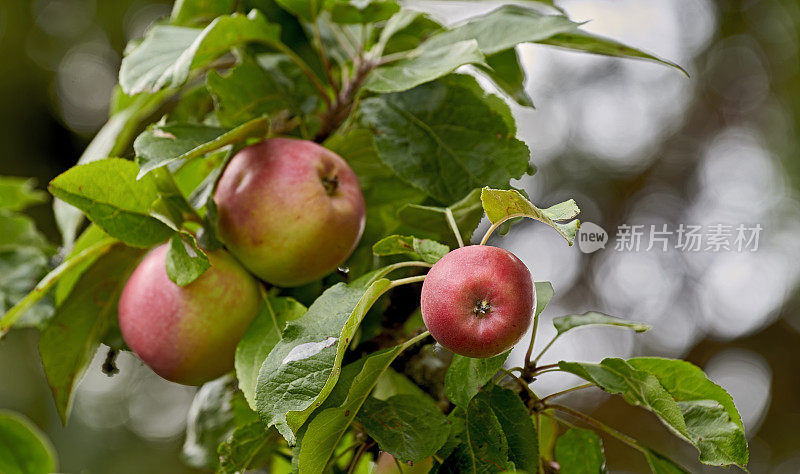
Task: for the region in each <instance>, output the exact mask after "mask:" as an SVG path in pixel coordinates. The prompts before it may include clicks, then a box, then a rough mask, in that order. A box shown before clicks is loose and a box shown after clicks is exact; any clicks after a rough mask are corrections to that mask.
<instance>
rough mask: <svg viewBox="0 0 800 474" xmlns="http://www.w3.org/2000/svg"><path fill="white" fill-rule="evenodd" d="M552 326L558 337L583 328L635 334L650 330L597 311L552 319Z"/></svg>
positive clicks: (648, 327) (639, 324)
mask: <svg viewBox="0 0 800 474" xmlns="http://www.w3.org/2000/svg"><path fill="white" fill-rule="evenodd" d="M553 326H555V328H556V332H557V334H558V335H559V336H560V335H561V334H564V333H565V332H567V331H569V330H571V329H575V328H579V327H583V326H618V327H622V328H628V329H632V330H633V331H636V332H645V331H647V330H648V329H650V326H648V325H646V324H642V323H637V322H634V321H628V320H627V319H622V318H615V317H613V316H609V315H607V314H603V313H598V312H597V311H588V312H586V313H583V314H570V315H567V316H560V317H558V318H553Z"/></svg>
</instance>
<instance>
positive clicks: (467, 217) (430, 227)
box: [397, 189, 483, 244]
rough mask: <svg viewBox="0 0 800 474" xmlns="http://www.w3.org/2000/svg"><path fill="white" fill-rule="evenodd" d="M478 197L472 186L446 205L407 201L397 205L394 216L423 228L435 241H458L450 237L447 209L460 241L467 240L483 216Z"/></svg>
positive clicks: (451, 231)
mask: <svg viewBox="0 0 800 474" xmlns="http://www.w3.org/2000/svg"><path fill="white" fill-rule="evenodd" d="M480 197H481V192H480V189H473V190H472V192H470V193H469V194H467V196H466V197H465V198H464V199H461V200H460V201H458V202H456V203H455V204H452V205H450V206H448V207H437V206H422V205H419V204H406V205H404V206H403V207H401V208H400V210H399V211H398V213H397V216H398V217H399V218H400V220H401V221H402V222H403V223H404V224H406V225H408V226H409V227H413V228H414V229H419V230H421V231H424V232H425V233H427V234H428V235H430V236H432V238H435V240H438V241H440V242H448V243H451V244H457V242H456V241H455V240H454V237H453V230H452V229H451V228H450V224H448V222H447V214H448V210H449V212H450V213H451V214H452V215H453V220H454V221H455V223H456V225H457V226H458V230H459V232H460V233H461V238H462V240H463V241H464V242H465V243H468V242H469V241H470V239H472V233H473V232H475V229H476V228H477V227H478V224H480V222H481V218H483V207H482V206H481V199H480Z"/></svg>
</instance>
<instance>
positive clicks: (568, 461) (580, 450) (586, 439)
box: [556, 428, 607, 474]
mask: <svg viewBox="0 0 800 474" xmlns="http://www.w3.org/2000/svg"><path fill="white" fill-rule="evenodd" d="M556 461H558V465H559V466H561V471H560V472H561V473H563V474H604V473H605V472H607V471H606V459H605V454H603V440H601V439H600V437H599V436H597V434H596V433H595V432H594V431H589V430H583V429H580V428H570V429H569V430H567V432H566V433H564V434H563V435H561V437H560V438H558V441H557V442H556Z"/></svg>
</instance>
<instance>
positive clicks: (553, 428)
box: [539, 411, 558, 461]
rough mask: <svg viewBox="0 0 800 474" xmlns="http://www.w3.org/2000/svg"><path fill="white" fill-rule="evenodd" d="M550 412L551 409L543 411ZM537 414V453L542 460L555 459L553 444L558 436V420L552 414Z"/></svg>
mask: <svg viewBox="0 0 800 474" xmlns="http://www.w3.org/2000/svg"><path fill="white" fill-rule="evenodd" d="M544 413H552V411H549V412H544ZM544 413H542V415H541V416H539V455H540V456H541V457H542V460H544V461H555V459H556V458H555V452H554V449H555V446H556V439H557V438H558V422H557V421H556V419H555V418H554V417H553V416H546V415H545V414H544Z"/></svg>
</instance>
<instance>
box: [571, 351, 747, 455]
mask: <svg viewBox="0 0 800 474" xmlns="http://www.w3.org/2000/svg"><path fill="white" fill-rule="evenodd" d="M639 364H640V366H639V367H637V366H634V365H633V364H631V363H629V362H627V361H624V360H622V359H615V358H608V359H604V360H603V361H602V362H601V363H600V364H588V363H579V362H564V361H561V362H559V367H560V368H561V370H564V371H566V372H570V373H573V374H575V375H577V376H578V377H581V378H583V379H585V380H587V381H589V382H591V383H593V384H595V385H597V386H598V387H600V388H602V389H603V390H606V391H607V392H610V393H616V394H620V395H622V396H623V398H624V399H625V401H627V402H628V403H630V404H631V405H638V406H642V407H643V408H646V409H648V410H650V411H652V412H653V413H655V414H656V416H658V418H659V419H660V420H661V421H662V422H663V423H664V424H665V425H667V426H668V427H669V428H671V429H672V431H673V432H675V433H676V434H678V435H679V436H681V437H682V438H684V439H685V440H687V441H689V442H690V443H692V444H693V445H694V446H695V447H696V448H697V449H698V451H699V452H700V461H701V462H703V463H705V464H711V465H715V466H727V465H731V464H736V465H738V466H741V467H745V466H746V465H747V460H748V452H747V440H746V438H745V436H744V430H743V429H742V427H741V424H740V423H741V420H740V419H739V418H734V417H733V416H731V415H730V413H729V412H728V410H735V407H732V401H731V400H730V398H729V397H726V396H725V395H727V394H724V395H723V392H724V391H723V392H720V391H719V390H722V389H721V388H719V387H718V386H715V385H714V384H713V383H712V382H710V381H707V379H705V378H704V377H701V376H700V375H699V374H698V372H697V371H698V370H699V369H697V368H696V367H694V368H692V367H693V366H691V365H690V364H689V365H685V364H688V363H684V364H669V363H668V362H664V363H661V360H660V359H654V360H653V362H652V365H653V366H654V367H655V369H654V370H653V373H651V372H650V371H649V368H648V366H647V364H648V362H647V359H646V360H645V362H643V363H642V362H640V363H639ZM655 373H660V374H661V375H662V376H663V377H664V379H665V380H667V385H662V383H661V381H660V379H659V378H658V377H657V376H656V375H655ZM684 375H685V376H686V377H687V379H689V380H690V382H688V383H686V384H685V385H684V384H682V383H680V382H681V381H680V380H679V379H678V378H679V377H682V376H684ZM704 379H705V380H704ZM670 383H671V384H672V385H669V384H670ZM684 387H688V389H687V390H685V391H684ZM698 387H699V388H698ZM714 387H716V388H714ZM669 389H671V390H669ZM705 395H708V396H707V397H705V398H702V397H704V396H705ZM715 398H719V400H716V399H715ZM722 402H725V405H723V403H722ZM726 405H727V406H726ZM737 421H738V422H739V423H737Z"/></svg>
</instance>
